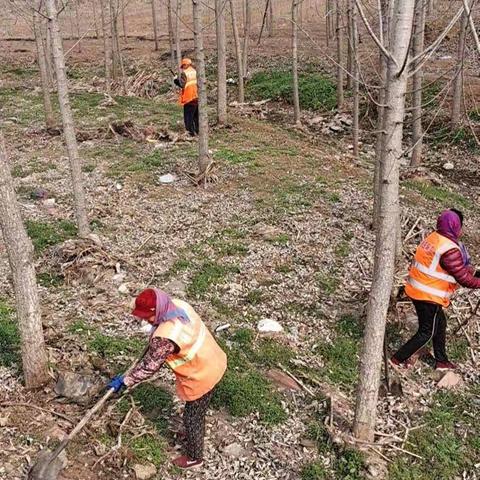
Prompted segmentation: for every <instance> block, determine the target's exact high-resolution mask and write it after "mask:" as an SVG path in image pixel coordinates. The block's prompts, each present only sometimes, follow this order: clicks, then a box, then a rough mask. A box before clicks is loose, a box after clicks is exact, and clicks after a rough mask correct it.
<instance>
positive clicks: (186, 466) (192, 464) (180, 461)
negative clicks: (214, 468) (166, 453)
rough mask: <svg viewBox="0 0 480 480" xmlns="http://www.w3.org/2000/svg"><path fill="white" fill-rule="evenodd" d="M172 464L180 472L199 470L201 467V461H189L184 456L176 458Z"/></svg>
mask: <svg viewBox="0 0 480 480" xmlns="http://www.w3.org/2000/svg"><path fill="white" fill-rule="evenodd" d="M172 463H173V464H174V465H175V466H176V467H178V468H181V469H182V470H191V469H193V468H200V467H201V466H202V465H203V460H190V458H188V457H187V456H186V455H182V456H181V457H177V458H176V459H175V460H173V461H172Z"/></svg>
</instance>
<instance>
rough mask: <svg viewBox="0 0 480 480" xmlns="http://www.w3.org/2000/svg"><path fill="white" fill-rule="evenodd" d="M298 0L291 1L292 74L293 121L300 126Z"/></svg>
mask: <svg viewBox="0 0 480 480" xmlns="http://www.w3.org/2000/svg"><path fill="white" fill-rule="evenodd" d="M297 38H298V0H292V72H293V121H294V122H295V125H297V126H300V125H301V121H300V96H299V94H298V45H297Z"/></svg>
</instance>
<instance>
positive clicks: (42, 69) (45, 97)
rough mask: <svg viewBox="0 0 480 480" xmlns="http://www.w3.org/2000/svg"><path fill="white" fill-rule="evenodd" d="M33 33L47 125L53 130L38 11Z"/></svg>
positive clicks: (34, 16) (35, 14)
mask: <svg viewBox="0 0 480 480" xmlns="http://www.w3.org/2000/svg"><path fill="white" fill-rule="evenodd" d="M33 33H34V35H35V43H36V45H37V62H38V68H39V70H40V81H41V83H42V93H43V108H44V110H45V125H46V127H47V128H52V127H53V126H54V125H55V119H54V116H53V108H52V100H51V98H50V86H49V81H48V73H47V65H46V61H45V51H44V49H43V42H42V25H41V22H40V15H39V13H38V12H37V10H34V12H33Z"/></svg>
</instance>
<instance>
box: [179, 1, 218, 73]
mask: <svg viewBox="0 0 480 480" xmlns="http://www.w3.org/2000/svg"><path fill="white" fill-rule="evenodd" d="M176 6H177V8H176V12H177V14H176V16H175V50H176V52H177V65H178V66H179V67H180V62H181V61H182V47H181V40H182V39H181V28H180V17H181V15H182V0H177V5H176ZM223 8H224V11H225V5H224V6H223ZM223 18H224V22H225V17H223Z"/></svg>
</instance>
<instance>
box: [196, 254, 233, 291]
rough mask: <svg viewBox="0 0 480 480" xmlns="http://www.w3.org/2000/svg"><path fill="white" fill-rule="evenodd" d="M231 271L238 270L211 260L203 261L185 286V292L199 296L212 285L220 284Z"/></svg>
mask: <svg viewBox="0 0 480 480" xmlns="http://www.w3.org/2000/svg"><path fill="white" fill-rule="evenodd" d="M233 272H238V269H237V268H235V267H232V266H225V265H220V264H218V263H215V262H211V261H209V262H204V263H203V264H202V265H200V267H199V268H198V270H197V271H196V272H195V273H194V274H193V276H192V278H191V280H190V284H189V285H188V287H187V293H188V295H190V296H192V297H194V298H201V297H203V296H204V295H205V294H206V293H207V292H208V291H209V290H211V289H212V288H213V287H215V286H216V285H219V284H221V283H222V282H223V280H224V279H225V277H226V276H227V275H228V274H229V273H233Z"/></svg>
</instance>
